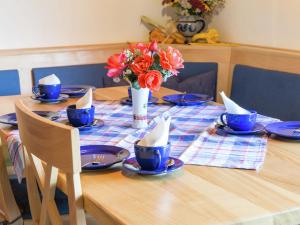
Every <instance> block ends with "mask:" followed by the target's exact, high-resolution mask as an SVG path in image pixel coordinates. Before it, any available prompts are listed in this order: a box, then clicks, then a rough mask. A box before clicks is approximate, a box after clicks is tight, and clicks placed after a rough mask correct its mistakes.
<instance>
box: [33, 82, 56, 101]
mask: <svg viewBox="0 0 300 225" xmlns="http://www.w3.org/2000/svg"><path fill="white" fill-rule="evenodd" d="M60 91H61V84H49V85H47V84H39V85H38V86H37V87H33V88H32V92H33V94H34V95H35V96H36V97H38V98H44V99H57V98H58V97H59V95H60Z"/></svg>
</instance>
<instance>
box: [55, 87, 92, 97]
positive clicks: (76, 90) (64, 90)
mask: <svg viewBox="0 0 300 225" xmlns="http://www.w3.org/2000/svg"><path fill="white" fill-rule="evenodd" d="M89 89H92V90H93V91H94V90H96V87H94V86H89V85H62V86H61V94H65V95H68V96H69V97H70V98H80V97H83V96H84V95H85V94H86V93H87V92H88V90H89Z"/></svg>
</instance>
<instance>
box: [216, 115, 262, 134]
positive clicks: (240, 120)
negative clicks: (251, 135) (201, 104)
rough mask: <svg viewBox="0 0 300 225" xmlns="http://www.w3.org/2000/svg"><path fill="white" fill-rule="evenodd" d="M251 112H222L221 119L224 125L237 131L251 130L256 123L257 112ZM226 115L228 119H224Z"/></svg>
mask: <svg viewBox="0 0 300 225" xmlns="http://www.w3.org/2000/svg"><path fill="white" fill-rule="evenodd" d="M250 112H251V113H250V114H230V113H222V115H221V121H222V123H223V125H225V126H228V127H230V128H231V129H233V130H236V131H250V130H252V129H253V128H254V126H255V124H256V118H257V112H255V111H250ZM224 117H226V121H225V120H224Z"/></svg>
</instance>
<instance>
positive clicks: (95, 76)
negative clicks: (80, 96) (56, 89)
mask: <svg viewBox="0 0 300 225" xmlns="http://www.w3.org/2000/svg"><path fill="white" fill-rule="evenodd" d="M104 67H105V64H104V63H102V64H89V65H75V66H59V67H45V68H33V69H32V78H33V85H34V86H36V85H37V84H38V82H39V80H40V79H41V78H43V77H45V76H48V75H50V74H55V75H56V76H57V77H58V78H59V79H60V81H61V83H62V84H68V85H91V86H95V87H97V88H101V87H103V76H106V72H107V70H106V69H105V68H104Z"/></svg>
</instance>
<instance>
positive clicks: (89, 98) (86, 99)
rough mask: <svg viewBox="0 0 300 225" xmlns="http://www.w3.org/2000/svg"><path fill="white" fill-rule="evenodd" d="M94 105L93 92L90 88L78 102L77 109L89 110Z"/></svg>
mask: <svg viewBox="0 0 300 225" xmlns="http://www.w3.org/2000/svg"><path fill="white" fill-rule="evenodd" d="M92 104H93V91H92V89H91V88H90V89H89V90H88V91H87V92H86V93H85V95H84V96H83V97H82V98H80V99H79V100H78V101H77V102H76V109H89V108H91V107H92Z"/></svg>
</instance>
